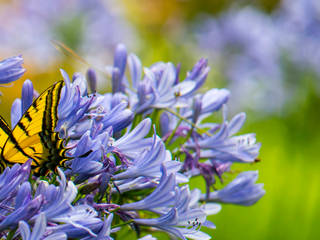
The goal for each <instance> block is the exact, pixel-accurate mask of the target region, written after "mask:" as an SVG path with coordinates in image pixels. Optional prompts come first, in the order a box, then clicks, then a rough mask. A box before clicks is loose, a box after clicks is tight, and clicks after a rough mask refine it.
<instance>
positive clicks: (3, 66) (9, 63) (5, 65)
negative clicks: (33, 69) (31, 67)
mask: <svg viewBox="0 0 320 240" xmlns="http://www.w3.org/2000/svg"><path fill="white" fill-rule="evenodd" d="M22 63H23V59H22V57H20V56H17V57H10V58H7V59H4V60H2V61H1V62H0V84H5V83H10V82H13V81H15V80H17V79H19V78H20V77H21V76H22V75H23V74H24V72H25V71H26V70H25V69H24V68H23V67H22Z"/></svg>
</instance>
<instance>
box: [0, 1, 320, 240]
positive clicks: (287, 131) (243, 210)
mask: <svg viewBox="0 0 320 240" xmlns="http://www.w3.org/2000/svg"><path fill="white" fill-rule="evenodd" d="M4 2H6V4H10V1H4ZM234 3H235V2H234V1H231V0H219V1H218V0H217V1H207V0H198V1H191V0H176V1H172V0H162V1H161V0H154V1H151V0H122V1H118V2H116V1H111V4H110V5H112V6H113V7H112V8H111V10H110V11H111V12H112V13H113V14H115V15H117V14H118V13H119V11H118V10H117V9H118V8H121V9H122V11H121V17H122V18H124V19H126V20H127V21H128V22H129V23H130V24H131V27H132V28H133V29H134V31H135V34H136V36H137V39H138V41H139V42H138V43H136V44H133V45H131V46H128V48H129V50H130V51H132V52H135V53H136V54H137V55H138V56H139V57H140V58H141V60H142V62H143V64H144V65H145V66H150V64H152V63H153V62H155V61H172V62H173V63H175V64H177V63H181V64H182V71H181V72H182V75H183V76H185V75H184V74H185V73H186V71H187V70H189V69H191V68H192V66H193V64H194V63H195V62H196V60H198V59H199V58H201V57H208V56H206V51H203V50H202V51H201V50H199V48H198V47H197V46H196V44H195V38H194V36H193V35H192V30H191V31H190V29H189V30H186V25H188V24H190V23H191V24H192V22H193V21H196V19H197V17H198V16H201V15H203V14H206V15H209V16H211V17H217V16H218V15H219V14H221V13H223V12H224V11H227V9H229V8H230V7H231V6H233V5H234ZM279 4H280V3H279V1H276V0H272V1H269V0H260V1H245V0H242V1H237V7H243V6H248V5H250V6H254V7H255V8H257V9H259V10H260V11H262V12H265V13H266V14H269V13H271V12H273V11H274V10H275V9H276V8H277V7H278V6H279ZM110 5H108V6H110ZM114 5H117V7H116V8H115V7H114ZM113 11H114V12H113ZM0 14H3V12H0ZM80 18H81V15H80ZM72 23H73V22H72V21H68V24H71V26H70V25H68V24H66V25H65V26H60V28H59V29H60V30H59V31H60V35H61V36H62V38H60V39H55V40H60V41H62V42H64V43H65V44H67V45H68V46H69V47H70V48H72V49H73V50H74V51H75V52H76V53H79V55H80V56H81V57H83V55H82V54H81V51H80V50H79V49H78V45H79V39H78V37H79V35H78V34H79V31H82V30H81V29H79V28H75V29H76V30H75V31H73V30H72V29H73V27H72ZM105 27H106V28H108V25H106V26H105ZM0 31H1V29H0ZM83 31H85V29H84V30H83ZM248 31H250V29H248ZM84 33H85V32H84ZM22 34H23V33H22ZM80 35H81V34H80ZM128 40H129V41H131V40H130V39H121V38H120V40H119V41H122V42H124V43H127V41H128ZM48 45H49V46H51V47H52V49H54V46H53V44H52V43H49V44H48ZM112 46H114V45H112V44H111V45H110V47H109V48H106V49H103V51H104V52H103V54H105V58H103V60H102V62H101V63H100V66H97V65H95V64H92V63H91V62H90V61H88V62H89V65H88V64H85V63H83V62H81V61H79V59H78V58H77V57H74V56H72V54H70V53H67V54H66V55H65V53H66V52H65V51H63V50H60V51H58V50H54V51H57V52H56V54H57V55H58V56H59V57H58V58H57V60H55V61H53V62H50V64H48V65H46V66H45V67H42V68H41V71H39V69H38V67H37V65H35V64H34V61H33V59H30V58H25V65H24V66H25V68H26V69H27V72H26V74H25V75H24V76H23V78H22V79H20V80H19V81H17V82H15V83H14V84H13V87H9V88H1V92H2V94H3V96H2V97H1V111H0V112H1V115H3V116H4V117H5V118H6V119H9V113H10V106H11V103H12V102H13V100H14V99H15V98H17V97H19V96H20V94H21V93H20V91H21V90H20V89H21V86H22V83H23V81H24V80H25V79H27V78H30V79H31V80H32V81H33V83H34V85H35V88H36V89H37V90H38V91H39V92H41V91H42V90H44V89H45V88H46V87H47V86H49V85H50V84H51V83H53V82H54V81H57V80H58V79H61V75H60V72H59V68H63V69H65V70H66V71H67V72H68V73H69V74H72V73H73V72H74V71H81V72H83V73H84V72H85V71H86V69H87V68H88V67H89V66H91V67H94V68H95V69H98V70H100V69H101V68H102V67H103V66H105V65H108V64H112V57H111V56H112V51H113V50H112V49H113V47H112ZM91 47H92V48H95V47H96V46H95V45H92V46H91ZM10 54H19V52H15V50H14V49H13V50H10V49H8V48H7V49H6V51H2V50H1V51H0V57H1V58H5V57H9V56H10ZM33 57H34V58H37V55H36V53H35V54H34V56H33ZM84 58H85V57H84ZM209 65H210V66H211V69H212V70H211V72H210V74H209V77H208V80H207V86H205V88H211V87H227V86H228V79H226V78H225V77H223V76H222V75H221V73H220V72H219V69H217V66H215V65H214V64H213V63H212V62H209ZM99 78H100V79H106V80H104V81H105V82H107V83H105V84H104V85H103V84H100V88H101V89H104V90H106V89H108V88H109V87H110V79H108V77H107V74H105V73H103V70H102V73H100V75H99ZM296 80H297V82H295V83H292V84H296V87H297V88H298V89H300V90H301V91H302V90H303V93H304V95H305V97H304V98H303V100H293V101H292V103H291V104H290V102H289V103H288V104H286V105H283V106H282V107H281V108H280V110H277V111H275V112H271V113H268V114H264V109H255V110H252V109H250V108H249V107H248V108H245V107H244V108H243V109H237V111H246V112H247V122H246V124H245V126H244V129H243V130H242V132H243V133H247V132H255V133H257V139H258V141H259V142H261V143H262V148H261V153H260V156H259V159H260V160H261V162H259V163H257V164H254V165H250V166H248V167H246V168H247V169H258V170H259V180H258V182H260V183H264V184H265V189H266V195H265V196H264V197H263V198H262V199H261V200H260V201H259V202H258V203H256V204H255V205H254V206H251V207H242V206H233V205H223V207H222V210H221V212H220V213H219V214H217V215H215V216H212V217H211V218H210V220H212V221H213V222H214V223H215V224H216V226H217V229H215V230H212V231H211V230H210V231H209V233H210V234H211V235H212V237H213V239H220V240H222V239H223V240H233V239H246V240H251V239H252V240H253V239H268V240H269V239H300V240H303V239H318V238H319V237H320V228H318V225H319V218H320V207H319V203H318V202H319V201H320V193H319V192H320V191H319V182H320V175H319V171H320V162H319V157H318V156H319V153H318V151H319V150H320V134H319V133H320V127H319V120H320V111H319V106H320V98H319V94H318V92H317V91H316V90H315V89H316V85H317V83H318V81H319V80H320V79H319V77H317V76H316V75H315V74H307V73H305V72H304V73H302V74H300V75H299V76H296ZM288 84H291V82H289V83H288ZM274 87H275V88H277V86H274ZM296 97H297V98H298V97H299V94H298V95H297V96H296ZM231 98H232V95H231ZM231 100H233V101H237V100H236V99H231ZM237 168H243V167H242V166H238V165H236V166H234V169H237ZM199 181H201V180H199Z"/></svg>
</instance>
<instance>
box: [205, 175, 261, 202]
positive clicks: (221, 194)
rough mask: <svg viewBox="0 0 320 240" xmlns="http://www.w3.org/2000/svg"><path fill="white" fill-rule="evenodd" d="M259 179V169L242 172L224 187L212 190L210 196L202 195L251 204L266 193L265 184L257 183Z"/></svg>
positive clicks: (211, 199) (219, 199) (217, 200)
mask: <svg viewBox="0 0 320 240" xmlns="http://www.w3.org/2000/svg"><path fill="white" fill-rule="evenodd" d="M257 179H258V171H248V172H242V173H240V174H239V175H238V176H237V177H236V178H235V179H234V180H233V181H232V182H231V183H229V184H228V185H227V186H225V187H224V188H223V189H221V190H218V191H214V192H211V193H210V195H209V196H208V198H206V197H205V195H202V196H201V199H203V200H204V199H206V200H207V201H213V202H223V203H232V204H238V205H244V206H250V205H252V204H254V203H256V202H257V201H258V200H259V199H260V198H261V197H262V196H263V195H264V194H265V190H264V189H263V184H262V183H260V184H255V182H256V181H257Z"/></svg>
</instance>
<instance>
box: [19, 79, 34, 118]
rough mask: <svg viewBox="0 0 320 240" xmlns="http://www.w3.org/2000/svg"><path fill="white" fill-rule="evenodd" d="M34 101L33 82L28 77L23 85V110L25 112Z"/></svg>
mask: <svg viewBox="0 0 320 240" xmlns="http://www.w3.org/2000/svg"><path fill="white" fill-rule="evenodd" d="M32 102H33V84H32V82H31V81H30V80H29V79H28V80H26V81H24V83H23V86H22V94H21V103H22V106H21V107H22V109H21V112H22V113H25V111H27V109H28V108H29V107H30V106H31V104H32Z"/></svg>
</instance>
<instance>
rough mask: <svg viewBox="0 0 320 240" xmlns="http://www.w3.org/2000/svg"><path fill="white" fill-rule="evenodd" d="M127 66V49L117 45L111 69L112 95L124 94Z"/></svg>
mask: <svg viewBox="0 0 320 240" xmlns="http://www.w3.org/2000/svg"><path fill="white" fill-rule="evenodd" d="M126 64H127V49H126V47H125V46H124V45H123V44H118V45H117V47H116V51H115V54H114V60H113V69H112V93H116V92H124V81H123V80H124V79H123V78H124V73H125V69H126Z"/></svg>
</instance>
